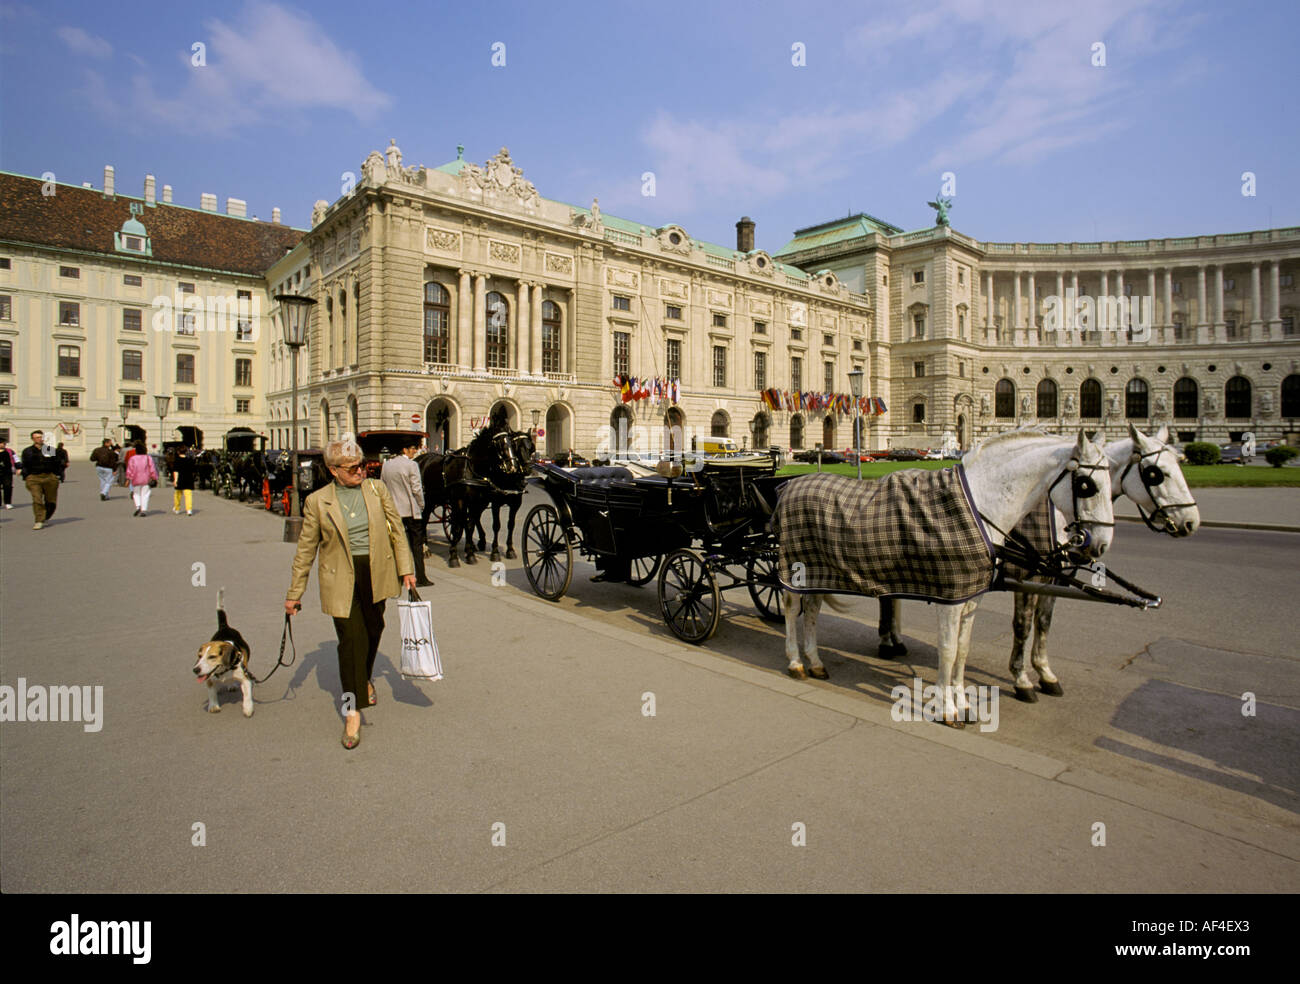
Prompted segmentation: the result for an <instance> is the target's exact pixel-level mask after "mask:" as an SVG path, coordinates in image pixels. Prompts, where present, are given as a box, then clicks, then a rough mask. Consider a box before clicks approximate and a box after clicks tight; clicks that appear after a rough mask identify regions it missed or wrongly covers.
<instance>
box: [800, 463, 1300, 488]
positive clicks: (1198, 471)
mask: <svg viewBox="0 0 1300 984" xmlns="http://www.w3.org/2000/svg"><path fill="white" fill-rule="evenodd" d="M953 464H955V462H952V461H867V462H863V464H862V477H863V478H879V477H880V476H881V475H888V474H889V473H890V472H896V471H898V470H899V469H900V468H932V469H933V468H948V467H950V466H951V465H953ZM816 470H817V466H816V465H804V464H798V465H787V466H786V467H784V468H782V469H781V470H780V471H779V472H777V474H778V475H807V474H808V473H809V472H815V471H816ZM822 471H824V472H829V473H830V474H832V475H848V476H849V477H850V478H852V477H854V476H856V475H857V471H856V470H855V468H854V466H853V465H822ZM1183 475H1184V477H1186V479H1187V485H1188V487H1190V488H1194V489H1203V488H1284V487H1297V488H1300V467H1288V468H1257V467H1253V466H1250V467H1248V466H1245V465H1183Z"/></svg>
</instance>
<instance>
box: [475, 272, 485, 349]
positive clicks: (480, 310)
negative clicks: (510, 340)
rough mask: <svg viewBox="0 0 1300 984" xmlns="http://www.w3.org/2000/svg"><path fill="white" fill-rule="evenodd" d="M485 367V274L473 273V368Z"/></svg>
mask: <svg viewBox="0 0 1300 984" xmlns="http://www.w3.org/2000/svg"><path fill="white" fill-rule="evenodd" d="M486 368H487V274H485V273H476V274H474V369H475V371H478V370H481V369H486Z"/></svg>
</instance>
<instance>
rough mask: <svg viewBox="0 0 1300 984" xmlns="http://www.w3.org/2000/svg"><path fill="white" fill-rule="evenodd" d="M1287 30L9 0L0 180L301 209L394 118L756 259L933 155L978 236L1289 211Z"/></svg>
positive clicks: (1291, 71) (691, 9)
mask: <svg viewBox="0 0 1300 984" xmlns="http://www.w3.org/2000/svg"><path fill="white" fill-rule="evenodd" d="M370 10H373V11H374V14H373V16H371V15H369V14H368V11H370ZM1296 23H1297V18H1296V8H1295V4H1294V3H1293V2H1271V3H1265V2H1260V3H1250V2H1247V3H1240V4H1233V5H1229V4H1217V3H1191V2H1177V0H1126V2H1120V0H1088V2H1087V3H1079V2H1073V3H1057V2H1053V0H1045V2H1035V0H939V2H935V3H925V2H915V3H913V2H906V3H899V2H893V3H888V4H883V3H882V4H877V3H845V2H839V3H805V2H792V0H787V2H784V3H753V2H751V3H745V4H739V3H720V2H710V0H696V2H694V3H660V2H654V3H649V4H645V3H590V4H588V3H563V2H555V3H547V4H538V3H518V4H511V3H504V2H495V3H491V4H476V3H464V2H461V3H454V4H448V3H439V2H434V3H428V2H426V3H401V2H386V3H382V4H377V5H374V6H373V7H370V6H368V5H365V4H355V3H350V4H346V5H345V4H340V3H335V2H332V0H331V2H320V3H311V4H298V5H291V4H288V3H269V2H261V0H249V2H243V0H235V2H231V3H185V2H177V3H153V2H130V3H116V4H105V3H102V2H95V3H80V2H69V3H58V2H54V3H41V4H39V5H36V4H31V3H28V4H24V3H9V2H7V0H6V2H4V3H3V4H0V93H2V94H0V100H2V102H0V169H3V170H6V171H13V172H18V173H23V174H32V175H40V174H41V173H43V172H45V171H52V172H54V173H55V175H56V176H57V179H58V180H59V181H64V182H68V183H74V184H79V183H81V182H82V181H87V180H89V181H93V182H94V184H95V186H96V187H99V186H100V184H101V182H102V179H103V166H104V165H105V164H113V165H114V167H115V169H116V175H117V187H118V189H119V190H120V191H122V192H124V193H128V194H135V195H138V194H140V193H141V189H142V187H143V180H144V175H145V174H146V173H152V174H154V175H156V176H157V178H158V183H159V187H160V190H161V185H162V184H164V183H165V184H170V185H172V186H173V188H174V189H175V201H176V203H177V204H182V205H189V206H192V207H197V206H198V203H199V195H200V193H201V192H205V191H210V192H213V193H215V194H216V195H217V196H218V198H219V199H220V201H221V203H222V207H224V203H225V199H226V197H227V196H234V197H236V198H243V199H246V200H247V201H248V208H249V214H250V215H253V214H256V215H259V216H261V217H262V218H269V216H270V213H271V208H272V206H276V205H278V206H280V208H281V209H282V210H283V213H284V219H285V221H286V222H290V223H292V224H294V225H298V226H305V225H306V224H307V222H308V221H309V217H310V213H311V206H312V203H313V202H314V201H315V200H316V199H318V198H324V199H327V200H330V201H333V200H334V199H335V198H337V197H338V195H339V193H340V185H341V175H342V173H343V172H345V171H353V172H356V173H358V174H359V173H360V170H361V162H362V160H363V159H364V158H365V156H366V154H367V153H368V152H369V151H370V150H371V149H382V148H383V147H385V146H386V145H387V144H388V141H389V138H390V137H391V138H396V140H397V143H398V145H399V146H400V147H401V148H402V152H403V155H404V163H406V164H417V163H423V164H427V165H430V166H434V165H437V164H441V163H444V162H446V161H448V160H451V159H454V158H455V156H456V146H457V144H458V143H459V144H464V145H465V156H466V157H467V158H469V159H470V160H474V161H478V162H480V163H481V162H482V161H484V160H486V159H487V158H488V157H490V156H492V155H493V154H494V153H495V152H496V151H497V150H498V149H499V148H500V147H502V146H508V147H509V149H510V152H511V156H512V157H513V158H514V161H515V163H516V164H517V165H518V166H520V167H522V168H523V170H524V175H525V177H527V178H528V179H529V180H531V181H532V182H533V183H534V184H535V185H536V186H537V189H538V191H539V192H540V193H541V194H542V195H544V196H545V197H548V198H554V199H559V200H562V201H569V202H576V203H583V204H587V203H589V202H590V201H591V198H592V197H593V196H599V198H600V202H601V207H602V209H603V210H604V211H605V212H607V213H612V214H616V215H620V216H623V217H625V218H629V219H633V220H636V221H640V222H644V223H646V224H650V225H660V224H663V223H665V222H670V221H671V222H677V223H679V224H680V225H682V226H683V227H684V228H686V229H687V231H688V232H690V233H691V234H692V235H694V236H697V237H699V238H702V239H708V240H712V241H714V242H721V243H724V244H731V243H733V242H734V239H735V228H734V227H735V222H736V219H738V218H739V217H740V216H741V215H742V214H746V215H750V216H752V217H753V218H754V220H755V221H756V222H757V244H758V245H759V246H760V247H762V248H766V249H768V250H775V249H777V248H779V247H780V246H781V245H782V244H783V243H785V242H786V241H787V240H788V239H789V238H790V236H791V234H792V232H793V230H794V229H796V228H798V227H802V226H806V225H813V224H816V223H818V222H822V221H826V220H829V219H833V218H836V217H839V216H843V215H846V214H848V213H849V212H857V211H865V212H869V213H871V214H873V215H876V216H879V217H880V218H883V219H886V220H888V221H890V222H893V223H895V224H897V225H900V226H903V227H904V228H906V229H916V228H925V227H928V226H930V225H931V224H932V223H933V212H932V211H931V210H930V209H928V208H927V207H926V206H925V202H926V201H927V200H930V199H932V198H933V197H934V195H935V193H936V192H937V191H938V189H939V186H940V181H941V175H942V174H943V173H944V172H946V171H951V172H953V174H954V175H955V176H956V192H957V194H956V196H955V203H954V206H953V209H952V213H951V220H952V224H953V227H954V228H956V229H958V230H959V231H962V232H965V233H967V234H969V235H972V236H975V237H976V238H978V239H986V240H997V241H1038V242H1055V241H1066V242H1069V241H1090V240H1095V239H1130V238H1146V237H1162V236H1184V235H1192V234H1210V233H1222V232H1237V231H1244V230H1250V229H1263V228H1270V227H1281V226H1289V225H1300V194H1298V193H1297V191H1298V190H1300V126H1297V125H1296V124H1295V121H1294V116H1293V112H1292V107H1293V103H1294V99H1295V94H1296V84H1295V77H1296V75H1295V58H1296V48H1297V34H1298V33H1300V32H1298V31H1297V27H1296ZM195 42H202V43H203V44H204V45H205V46H206V52H205V54H206V64H205V65H202V66H194V65H192V64H191V60H192V45H193V44H194V43H195ZM498 42H499V43H501V44H504V46H505V48H504V55H505V65H504V66H494V65H493V64H492V61H493V54H494V50H493V46H494V45H495V44H497V43H498ZM1096 42H1101V43H1103V44H1104V45H1105V65H1104V66H1094V65H1093V64H1092V62H1093V60H1094V57H1095V56H1094V52H1093V46H1094V44H1095V43H1096ZM796 44H801V45H803V50H804V52H805V56H804V57H805V61H806V64H804V65H801V66H796V65H794V64H792V60H793V59H794V54H793V46H794V45H796ZM497 51H498V52H499V51H500V49H499V48H498V49H497ZM647 171H650V172H653V173H654V175H655V195H654V197H646V196H644V195H643V194H642V174H643V173H644V172H647ZM1245 171H1251V172H1253V173H1254V174H1255V180H1256V194H1255V195H1254V196H1243V195H1242V193H1241V192H1242V177H1241V175H1242V173H1243V172H1245Z"/></svg>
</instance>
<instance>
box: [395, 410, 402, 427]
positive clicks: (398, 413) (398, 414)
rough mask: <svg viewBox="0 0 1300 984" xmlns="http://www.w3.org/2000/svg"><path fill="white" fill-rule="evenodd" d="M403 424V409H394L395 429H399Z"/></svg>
mask: <svg viewBox="0 0 1300 984" xmlns="http://www.w3.org/2000/svg"><path fill="white" fill-rule="evenodd" d="M401 426H402V411H400V410H394V411H393V430H397V429H398V428H399V427H401Z"/></svg>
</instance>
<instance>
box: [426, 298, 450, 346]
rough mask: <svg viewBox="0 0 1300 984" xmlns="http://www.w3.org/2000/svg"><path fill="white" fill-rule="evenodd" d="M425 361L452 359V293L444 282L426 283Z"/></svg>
mask: <svg viewBox="0 0 1300 984" xmlns="http://www.w3.org/2000/svg"><path fill="white" fill-rule="evenodd" d="M424 361H425V362H442V363H446V362H450V361H451V295H450V294H449V293H447V289H446V288H445V287H443V286H442V284H435V283H427V284H425V285H424Z"/></svg>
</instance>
